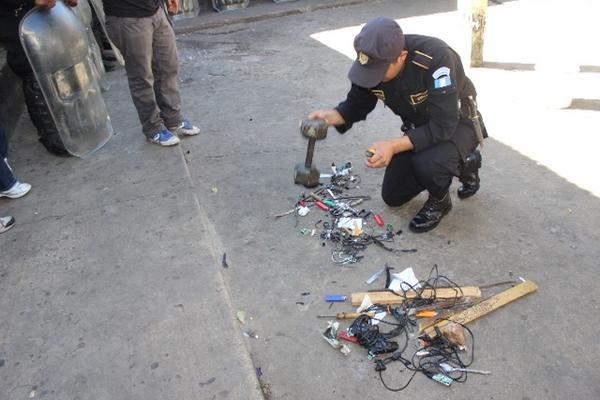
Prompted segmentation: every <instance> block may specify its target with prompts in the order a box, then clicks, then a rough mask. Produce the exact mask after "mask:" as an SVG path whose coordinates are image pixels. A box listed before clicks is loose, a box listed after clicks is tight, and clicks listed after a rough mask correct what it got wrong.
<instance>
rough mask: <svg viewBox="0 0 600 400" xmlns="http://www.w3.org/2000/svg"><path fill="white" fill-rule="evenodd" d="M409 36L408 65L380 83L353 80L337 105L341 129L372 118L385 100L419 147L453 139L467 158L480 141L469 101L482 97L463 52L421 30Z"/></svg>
mask: <svg viewBox="0 0 600 400" xmlns="http://www.w3.org/2000/svg"><path fill="white" fill-rule="evenodd" d="M405 40H406V49H407V50H408V58H407V60H406V64H405V67H404V69H403V70H402V71H401V72H400V74H399V75H398V76H397V77H396V78H394V79H393V80H391V81H389V82H385V83H383V82H382V83H380V84H379V85H377V86H376V87H374V88H369V89H368V88H362V87H359V86H357V85H355V84H352V87H351V89H350V92H349V93H348V96H347V98H346V100H345V101H343V102H342V103H340V104H339V105H338V106H337V107H336V110H338V112H339V113H340V114H341V115H342V117H343V118H344V121H345V124H344V125H338V126H336V128H337V130H338V131H339V132H340V133H344V132H346V131H347V130H348V129H350V128H351V127H352V124H354V123H355V122H357V121H362V120H364V119H366V118H367V114H369V113H370V112H371V111H373V109H374V108H375V106H376V105H377V100H381V101H383V102H384V104H385V105H386V106H387V107H388V108H389V109H390V110H392V111H393V112H394V113H395V114H397V115H399V116H400V117H401V118H402V122H403V125H402V130H403V131H404V132H406V135H408V137H409V138H410V140H411V142H412V143H413V145H414V151H415V152H420V151H423V150H425V149H427V148H429V147H431V146H433V145H435V144H436V143H440V142H445V141H451V142H453V143H454V144H455V145H456V147H457V149H458V151H459V153H460V155H461V157H462V158H463V160H464V159H465V158H466V157H467V155H468V154H469V153H470V152H471V151H472V150H473V149H474V148H475V146H476V144H477V137H476V135H475V131H474V129H473V125H472V123H471V121H470V120H469V119H468V110H467V101H466V98H467V96H468V95H473V97H475V96H476V92H475V87H474V86H473V83H472V82H471V80H470V79H469V78H468V77H467V76H466V75H465V72H464V69H463V66H462V63H461V61H460V57H459V56H458V54H456V52H455V51H454V50H452V49H451V48H450V47H449V46H448V45H447V44H446V43H444V42H443V41H441V40H439V39H436V38H432V37H428V36H421V35H405ZM460 99H462V101H460V102H459V100H460ZM459 123H460V124H461V129H458V128H459ZM465 125H468V127H466V128H465ZM469 128H470V129H469ZM484 136H487V135H486V134H485V131H484Z"/></svg>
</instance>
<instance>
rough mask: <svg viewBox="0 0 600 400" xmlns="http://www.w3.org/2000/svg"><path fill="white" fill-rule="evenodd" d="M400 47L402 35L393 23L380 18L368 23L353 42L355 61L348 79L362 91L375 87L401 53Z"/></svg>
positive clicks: (401, 45)
mask: <svg viewBox="0 0 600 400" xmlns="http://www.w3.org/2000/svg"><path fill="white" fill-rule="evenodd" d="M404 44H405V42H404V34H403V33H402V29H401V28H400V25H398V24H397V23H396V21H394V20H393V19H390V18H383V17H379V18H375V19H372V20H370V21H369V22H367V23H366V25H365V26H364V27H363V28H362V30H361V31H360V33H359V34H358V35H356V37H355V38H354V50H356V61H354V64H353V65H352V68H350V72H348V78H350V80H351V81H352V83H354V84H356V85H358V86H361V87H364V88H372V87H375V86H377V85H378V84H379V83H381V81H382V80H383V78H384V77H385V73H386V72H387V70H388V68H389V66H390V64H391V63H393V62H394V61H396V59H397V58H398V57H399V56H400V53H402V50H404Z"/></svg>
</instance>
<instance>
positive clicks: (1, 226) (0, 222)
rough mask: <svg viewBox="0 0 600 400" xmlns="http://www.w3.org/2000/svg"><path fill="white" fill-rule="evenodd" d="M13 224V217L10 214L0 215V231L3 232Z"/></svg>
mask: <svg viewBox="0 0 600 400" xmlns="http://www.w3.org/2000/svg"><path fill="white" fill-rule="evenodd" d="M14 225H15V219H14V218H13V217H11V216H6V217H0V233H4V232H6V231H7V230H9V229H10V228H12V227H13V226H14Z"/></svg>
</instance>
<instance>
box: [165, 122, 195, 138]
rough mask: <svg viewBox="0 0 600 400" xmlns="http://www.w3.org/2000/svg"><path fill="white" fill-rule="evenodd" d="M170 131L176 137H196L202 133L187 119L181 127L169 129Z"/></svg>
mask: <svg viewBox="0 0 600 400" xmlns="http://www.w3.org/2000/svg"><path fill="white" fill-rule="evenodd" d="M169 130H170V131H171V132H173V133H174V134H176V135H187V136H194V135H197V134H199V133H200V128H198V127H197V126H194V125H192V123H191V122H190V121H188V120H187V119H184V120H183V122H182V123H181V124H180V125H179V126H176V127H173V128H169Z"/></svg>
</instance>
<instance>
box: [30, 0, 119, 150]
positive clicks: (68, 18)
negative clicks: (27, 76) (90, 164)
mask: <svg viewBox="0 0 600 400" xmlns="http://www.w3.org/2000/svg"><path fill="white" fill-rule="evenodd" d="M20 37H21V43H22V44H23V49H24V50H25V54H27V58H28V59H29V63H30V64H31V68H32V70H33V72H34V74H35V77H36V79H37V81H38V83H39V85H40V88H41V89H42V93H43V94H44V98H45V100H46V103H47V104H48V108H49V110H50V114H51V115H52V119H53V120H54V123H55V124H56V127H57V129H58V133H59V135H60V138H61V139H62V141H63V143H64V145H65V148H66V149H67V150H68V151H69V153H71V154H73V155H75V156H78V157H85V156H87V155H89V154H91V153H92V152H94V151H95V150H97V149H99V148H100V147H102V146H103V145H104V144H105V143H106V142H108V140H109V139H110V138H111V136H112V135H113V129H112V125H111V122H110V118H109V116H108V113H107V111H106V104H105V103H104V99H103V98H102V93H101V91H100V86H99V84H98V79H97V78H96V75H95V72H94V66H93V65H94V64H93V61H92V60H91V59H90V50H89V47H90V45H89V40H88V36H87V34H86V32H85V28H84V27H83V24H82V23H81V21H80V20H79V18H78V17H77V16H76V15H75V13H73V11H72V10H71V9H70V7H68V6H66V5H65V4H64V3H63V2H62V1H60V0H59V1H57V2H56V5H55V6H54V7H52V8H51V9H49V10H42V9H39V8H34V9H32V10H31V11H29V12H28V13H27V15H25V17H24V18H23V20H22V21H21V26H20Z"/></svg>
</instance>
